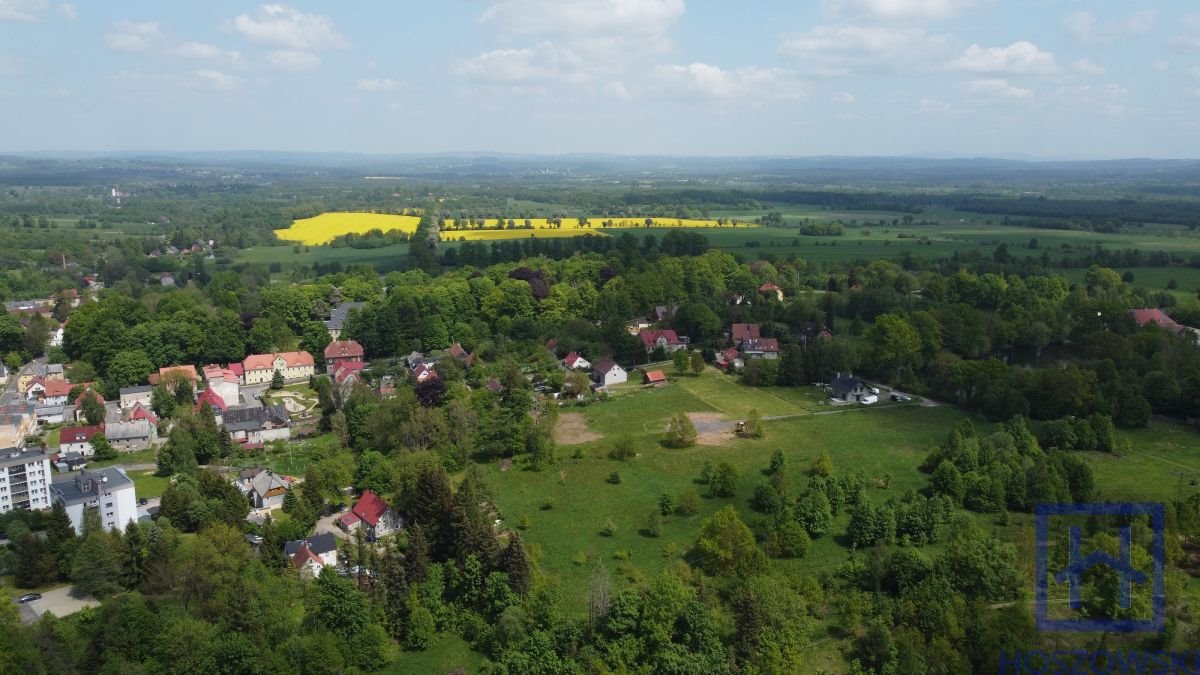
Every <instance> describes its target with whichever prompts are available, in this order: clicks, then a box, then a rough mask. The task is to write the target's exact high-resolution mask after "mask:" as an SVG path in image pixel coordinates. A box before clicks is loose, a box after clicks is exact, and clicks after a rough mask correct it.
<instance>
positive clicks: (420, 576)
mask: <svg viewBox="0 0 1200 675" xmlns="http://www.w3.org/2000/svg"><path fill="white" fill-rule="evenodd" d="M404 577H405V578H406V579H407V580H408V582H409V583H410V584H419V583H423V582H424V581H425V580H426V579H428V578H429V541H428V540H427V539H426V538H425V528H424V527H422V526H421V525H420V523H414V524H412V525H410V526H409V527H408V549H407V550H405V551H404Z"/></svg>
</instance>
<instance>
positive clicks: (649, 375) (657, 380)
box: [642, 370, 667, 387]
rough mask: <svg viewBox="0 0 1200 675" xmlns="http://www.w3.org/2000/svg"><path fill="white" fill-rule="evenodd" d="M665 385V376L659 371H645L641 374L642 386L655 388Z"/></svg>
mask: <svg viewBox="0 0 1200 675" xmlns="http://www.w3.org/2000/svg"><path fill="white" fill-rule="evenodd" d="M666 383H667V375H666V373H664V372H663V371H661V370H647V371H646V372H645V373H643V374H642V384H644V385H647V386H651V387H657V386H659V385H663V384H666Z"/></svg>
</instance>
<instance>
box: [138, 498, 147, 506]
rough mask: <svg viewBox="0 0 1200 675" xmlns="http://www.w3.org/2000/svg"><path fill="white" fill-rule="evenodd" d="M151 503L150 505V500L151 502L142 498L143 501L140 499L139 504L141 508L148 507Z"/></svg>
mask: <svg viewBox="0 0 1200 675" xmlns="http://www.w3.org/2000/svg"><path fill="white" fill-rule="evenodd" d="M149 503H150V500H149V499H146V498H145V497H142V498H141V499H138V504H139V505H140V506H145V505H147V504H149Z"/></svg>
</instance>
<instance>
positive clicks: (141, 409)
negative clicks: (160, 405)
mask: <svg viewBox="0 0 1200 675" xmlns="http://www.w3.org/2000/svg"><path fill="white" fill-rule="evenodd" d="M138 420H146V421H147V422H149V423H150V424H153V425H154V426H158V417H156V416H155V415H154V412H153V411H151V410H150V409H149V408H147V407H146V406H144V405H142V404H141V403H138V404H137V405H135V406H133V410H131V411H129V421H130V422H136V421H138Z"/></svg>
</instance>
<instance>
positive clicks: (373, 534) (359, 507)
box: [338, 490, 402, 539]
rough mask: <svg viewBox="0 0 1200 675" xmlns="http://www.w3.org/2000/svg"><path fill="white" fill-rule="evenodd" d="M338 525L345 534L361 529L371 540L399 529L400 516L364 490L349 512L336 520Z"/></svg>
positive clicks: (381, 499)
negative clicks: (363, 529)
mask: <svg viewBox="0 0 1200 675" xmlns="http://www.w3.org/2000/svg"><path fill="white" fill-rule="evenodd" d="M338 525H340V526H341V528H342V529H343V530H345V531H347V532H353V531H354V530H356V529H358V528H360V527H362V528H366V530H365V531H366V534H367V536H368V537H370V538H371V539H375V538H378V537H382V536H383V535H385V534H388V533H390V532H392V531H394V530H396V529H398V528H400V527H401V525H402V523H401V520H400V515H399V514H398V513H396V512H395V511H394V510H393V509H392V508H391V507H389V506H388V505H387V502H385V501H383V498H382V497H380V496H379V495H377V494H375V493H374V492H372V491H371V490H366V491H364V492H363V493H362V496H361V497H359V498H358V502H356V503H355V504H354V508H352V509H350V512H349V513H347V514H344V515H343V516H342V517H340V518H338Z"/></svg>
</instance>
